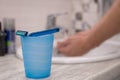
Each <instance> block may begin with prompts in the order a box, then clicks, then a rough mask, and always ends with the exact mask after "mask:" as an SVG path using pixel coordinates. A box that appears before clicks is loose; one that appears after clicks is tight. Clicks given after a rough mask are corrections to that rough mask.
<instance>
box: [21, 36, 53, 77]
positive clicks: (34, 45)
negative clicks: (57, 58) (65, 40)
mask: <svg viewBox="0 0 120 80" xmlns="http://www.w3.org/2000/svg"><path fill="white" fill-rule="evenodd" d="M53 40H54V35H53V34H48V35H42V36H21V43H22V52H23V59H24V67H25V74H26V77H27V78H30V79H42V78H47V77H49V76H50V72H51V59H52V51H53Z"/></svg>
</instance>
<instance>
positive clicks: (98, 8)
mask: <svg viewBox="0 0 120 80" xmlns="http://www.w3.org/2000/svg"><path fill="white" fill-rule="evenodd" d="M111 5H112V0H0V22H1V27H2V29H1V30H2V31H3V32H4V33H5V36H7V38H9V39H7V38H5V40H6V41H7V43H6V42H5V43H6V46H10V45H12V46H11V50H12V52H15V50H16V48H17V47H18V46H20V40H19V38H18V37H16V36H15V31H16V30H26V31H29V32H35V31H41V30H44V29H47V28H52V27H60V28H61V29H62V32H61V33H59V34H58V35H59V36H57V37H61V35H62V37H61V38H63V37H64V36H70V35H73V34H75V33H76V32H79V31H84V30H88V29H90V28H91V27H93V26H94V25H95V23H96V22H97V21H98V20H99V19H100V18H101V17H102V16H103V15H104V13H105V12H106V11H107V10H108V9H109V8H110V6H111ZM118 36H119V35H118ZM118 36H117V37H113V38H112V39H111V40H113V41H119V40H120V37H118ZM5 48H6V47H5Z"/></svg>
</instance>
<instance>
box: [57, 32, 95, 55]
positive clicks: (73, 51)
mask: <svg viewBox="0 0 120 80" xmlns="http://www.w3.org/2000/svg"><path fill="white" fill-rule="evenodd" d="M89 33H90V31H84V32H79V33H77V34H76V35H74V36H72V37H70V38H68V39H67V40H65V41H63V42H58V46H57V48H58V51H59V52H60V53H62V54H63V55H65V56H81V55H83V54H85V53H87V52H88V51H89V50H90V49H91V48H93V47H92V46H91V45H90V44H91V43H89V40H88V36H89Z"/></svg>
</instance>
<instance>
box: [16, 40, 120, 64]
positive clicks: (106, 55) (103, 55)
mask: <svg viewBox="0 0 120 80" xmlns="http://www.w3.org/2000/svg"><path fill="white" fill-rule="evenodd" d="M58 41H62V40H55V41H54V50H53V58H52V63H69V64H70V63H89V62H100V61H105V60H112V59H116V58H120V50H119V49H120V43H119V42H113V41H106V42H104V43H103V44H101V45H100V46H99V47H97V48H95V49H93V50H91V51H89V52H88V53H86V54H85V55H83V56H79V57H66V56H64V55H61V54H60V53H58V51H57V49H56V44H57V42H58ZM17 56H18V57H19V58H21V59H22V50H21V47H19V48H18V50H17Z"/></svg>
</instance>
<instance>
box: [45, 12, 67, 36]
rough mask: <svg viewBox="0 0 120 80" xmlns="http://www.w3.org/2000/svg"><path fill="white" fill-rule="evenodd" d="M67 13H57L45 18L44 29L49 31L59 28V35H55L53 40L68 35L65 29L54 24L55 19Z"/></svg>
mask: <svg viewBox="0 0 120 80" xmlns="http://www.w3.org/2000/svg"><path fill="white" fill-rule="evenodd" d="M67 14H68V13H67V12H65V13H57V14H50V15H48V16H47V25H46V28H47V29H50V28H55V27H59V28H60V32H59V34H58V33H57V36H55V38H58V37H59V38H60V37H63V36H64V37H65V36H67V34H68V29H66V28H65V27H62V26H59V25H57V24H56V20H57V17H59V16H62V15H67Z"/></svg>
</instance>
